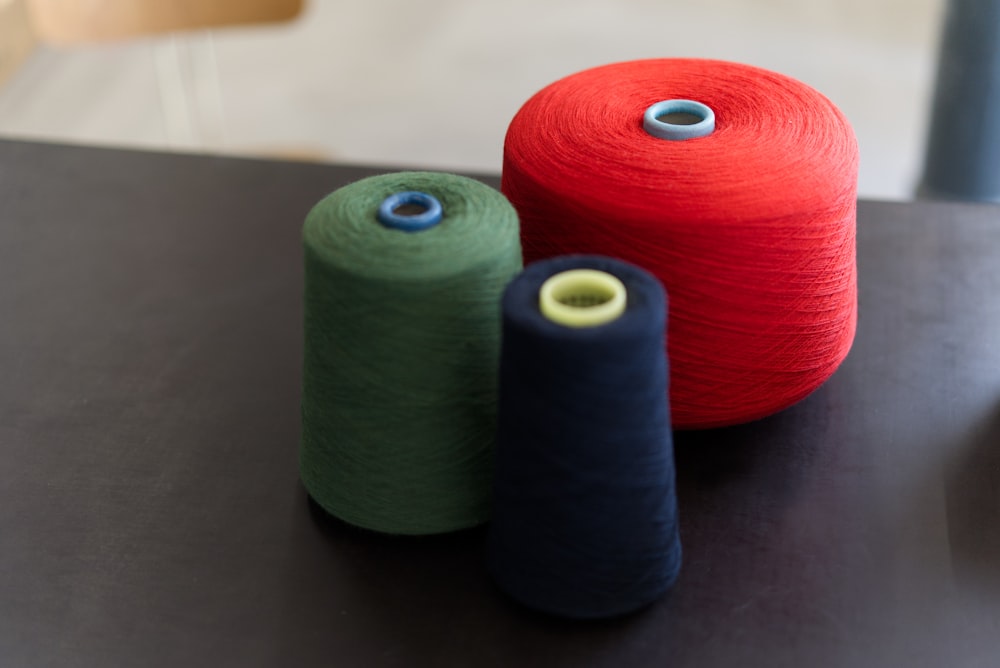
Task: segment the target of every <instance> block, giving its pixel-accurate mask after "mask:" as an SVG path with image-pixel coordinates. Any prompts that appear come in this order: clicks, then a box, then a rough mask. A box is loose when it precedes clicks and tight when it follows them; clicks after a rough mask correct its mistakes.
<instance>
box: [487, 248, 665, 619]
mask: <svg viewBox="0 0 1000 668" xmlns="http://www.w3.org/2000/svg"><path fill="white" fill-rule="evenodd" d="M580 270H584V271H583V273H582V274H581V271H580ZM502 307H503V343H502V354H501V363H500V409H499V418H498V432H497V434H498V435H497V449H496V458H495V473H494V491H493V495H494V501H493V518H492V521H491V524H490V535H489V548H488V560H489V568H490V571H491V573H492V575H493V578H494V579H495V580H496V582H497V583H498V585H499V586H500V587H501V588H502V589H503V590H505V591H506V592H507V593H508V594H509V595H511V596H512V597H513V598H514V599H516V600H518V601H520V602H521V603H523V604H525V605H527V606H529V607H531V608H535V609H537V610H540V611H543V612H546V613H550V614H553V615H559V616H564V617H571V618H581V619H588V618H604V617H612V616H616V615H621V614H625V613H628V612H631V611H634V610H636V609H639V608H641V607H643V606H645V605H647V604H649V603H651V602H652V601H654V600H655V599H656V598H658V597H659V596H660V595H662V594H663V593H664V592H665V591H666V590H667V589H668V588H669V587H670V586H671V585H672V584H673V582H674V581H675V579H676V578H677V574H678V571H679V569H680V562H681V546H680V538H679V533H678V525H677V504H676V496H675V489H674V463H673V442H672V436H671V431H670V409H669V406H668V403H667V396H666V392H667V382H668V381H667V360H666V354H665V352H664V348H663V334H664V326H665V318H666V306H665V295H664V293H663V288H662V287H661V285H660V283H659V282H658V281H657V280H656V279H655V278H654V277H653V276H652V275H650V274H649V273H647V272H645V271H643V270H642V269H639V268H638V267H634V266H632V265H628V264H626V263H623V262H620V261H617V260H612V259H610V258H602V257H590V256H568V257H560V258H554V259H551V260H546V261H543V262H538V263H535V264H533V265H530V266H528V267H527V268H526V269H525V270H524V271H523V272H522V273H521V274H520V276H518V278H516V279H515V280H514V281H513V282H512V283H511V284H510V286H509V287H508V288H507V290H506V291H505V293H504V296H503V302H502Z"/></svg>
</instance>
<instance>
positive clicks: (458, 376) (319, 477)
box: [299, 172, 521, 534]
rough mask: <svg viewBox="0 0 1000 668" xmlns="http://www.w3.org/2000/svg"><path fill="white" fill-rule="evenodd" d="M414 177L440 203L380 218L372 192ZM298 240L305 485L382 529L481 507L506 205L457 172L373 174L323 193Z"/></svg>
mask: <svg viewBox="0 0 1000 668" xmlns="http://www.w3.org/2000/svg"><path fill="white" fill-rule="evenodd" d="M413 191H417V192H419V193H421V194H422V195H424V196H425V197H430V198H433V199H434V200H435V201H437V202H439V203H440V208H441V212H442V215H441V217H440V220H439V222H437V223H435V224H433V225H431V226H428V227H425V228H424V229H422V230H421V231H416V232H413V231H407V230H402V229H395V228H394V227H392V226H387V225H385V224H384V222H380V218H379V211H380V207H383V205H384V204H385V203H386V202H387V201H388V202H390V205H391V204H392V199H391V198H393V197H394V196H395V195H397V194H399V193H409V192H413ZM404 199H406V198H404ZM422 201H426V200H422ZM403 203H405V202H403ZM396 206H398V203H397V205H396ZM383 208H384V207H383ZM393 208H394V207H393ZM397 215H400V216H402V217H406V214H397ZM303 246H304V253H305V350H304V355H305V356H304V368H303V372H304V373H303V396H302V442H301V446H300V451H299V452H300V472H301V476H302V482H303V484H304V485H305V487H306V489H307V491H308V492H309V494H310V495H311V496H312V498H313V499H314V500H315V501H316V502H317V503H318V504H319V505H320V506H321V507H323V508H324V509H325V510H326V511H327V512H329V513H331V514H333V515H335V516H337V517H339V518H340V519H342V520H344V521H346V522H349V523H351V524H355V525H358V526H361V527H365V528H368V529H373V530H376V531H381V532H386V533H394V534H429V533H440V532H445V531H452V530H456V529H462V528H465V527H470V526H474V525H476V524H480V523H482V522H484V521H485V520H486V519H487V518H488V515H489V502H490V479H491V472H492V456H493V444H494V440H495V433H494V432H495V424H496V402H497V390H496V385H497V366H498V356H499V345H500V341H499V335H500V318H499V300H500V296H501V294H502V292H503V289H504V287H505V286H506V284H507V283H508V282H509V281H510V279H511V278H512V277H513V276H514V275H515V274H516V273H517V272H518V271H519V270H520V267H521V252H520V243H519V239H518V221H517V215H516V214H515V212H514V210H513V208H512V207H511V206H510V204H509V203H508V202H507V201H506V199H504V197H503V196H502V195H501V194H500V193H498V192H497V191H496V190H494V189H492V188H489V187H488V186H486V185H484V184H482V183H479V182H478V181H474V180H472V179H467V178H464V177H460V176H454V175H449V174H438V173H427V172H404V173H399V174H388V175H382V176H375V177H370V178H368V179H363V180H361V181H357V182H355V183H352V184H350V185H348V186H346V187H344V188H341V189H340V190H337V191H336V192H334V193H332V194H330V195H329V196H327V197H326V198H324V199H323V200H322V201H320V202H319V203H318V204H317V205H316V206H315V207H314V208H313V210H312V211H311V212H310V213H309V215H308V217H307V218H306V221H305V225H304V227H303Z"/></svg>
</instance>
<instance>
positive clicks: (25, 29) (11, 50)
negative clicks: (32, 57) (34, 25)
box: [0, 0, 35, 84]
mask: <svg viewBox="0 0 1000 668" xmlns="http://www.w3.org/2000/svg"><path fill="white" fill-rule="evenodd" d="M34 47H35V34H34V31H33V30H32V29H31V25H30V23H29V22H28V11H27V8H26V7H25V6H24V2H23V0H0V84H2V83H3V82H4V80H5V79H7V77H9V76H10V75H11V74H13V73H14V71H15V70H16V69H17V68H18V66H19V65H20V64H21V61H23V60H24V59H25V58H26V57H27V56H28V54H29V53H31V51H32V49H34Z"/></svg>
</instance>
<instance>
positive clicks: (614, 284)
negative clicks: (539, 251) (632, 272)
mask: <svg viewBox="0 0 1000 668" xmlns="http://www.w3.org/2000/svg"><path fill="white" fill-rule="evenodd" d="M626 294H627V293H626V290H625V285H624V284H623V283H622V282H621V281H620V280H618V278H617V277H616V276H613V275H611V274H609V273H607V272H603V271H597V270H596V269H570V270H569V271H564V272H561V273H558V274H554V275H552V276H550V277H549V278H548V280H546V281H545V282H544V283H542V288H541V290H539V291H538V306H539V308H540V309H541V311H542V315H544V316H545V317H546V318H548V319H549V320H551V321H552V322H555V323H558V324H560V325H565V326H566V327H596V326H598V325H605V324H607V323H609V322H612V321H614V320H617V319H618V318H619V317H620V316H621V314H622V313H624V312H625V302H626Z"/></svg>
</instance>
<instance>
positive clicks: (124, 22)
mask: <svg viewBox="0 0 1000 668" xmlns="http://www.w3.org/2000/svg"><path fill="white" fill-rule="evenodd" d="M24 1H25V3H26V5H27V7H28V11H29V13H30V16H31V19H32V22H33V24H34V26H35V31H36V33H37V34H38V38H39V39H40V40H41V41H43V42H46V43H49V44H55V45H60V46H68V45H74V44H88V43H95V42H105V41H109V40H116V39H124V38H129V37H136V36H140V35H153V34H162V33H171V32H177V31H183V30H194V29H199V28H218V27H221V26H230V25H241V24H250V23H275V22H280V21H288V20H290V19H293V18H295V17H296V16H298V14H299V12H301V11H302V0H24Z"/></svg>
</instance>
